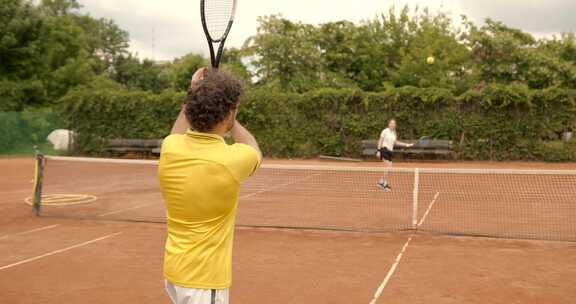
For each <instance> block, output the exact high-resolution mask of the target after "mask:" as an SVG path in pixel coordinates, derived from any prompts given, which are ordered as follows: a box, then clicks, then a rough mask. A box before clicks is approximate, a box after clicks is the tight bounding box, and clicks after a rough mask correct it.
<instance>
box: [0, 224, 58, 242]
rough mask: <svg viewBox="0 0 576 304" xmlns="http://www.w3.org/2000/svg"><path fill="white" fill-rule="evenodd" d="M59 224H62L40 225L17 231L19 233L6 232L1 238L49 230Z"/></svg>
mask: <svg viewBox="0 0 576 304" xmlns="http://www.w3.org/2000/svg"><path fill="white" fill-rule="evenodd" d="M58 226H60V224H56V225H50V226H44V227H40V228H34V229H32V230H28V231H23V232H17V233H14V234H6V235H3V236H0V240H3V239H7V238H9V237H13V236H17V235H25V234H29V233H33V232H38V231H43V230H48V229H52V228H56V227H58Z"/></svg>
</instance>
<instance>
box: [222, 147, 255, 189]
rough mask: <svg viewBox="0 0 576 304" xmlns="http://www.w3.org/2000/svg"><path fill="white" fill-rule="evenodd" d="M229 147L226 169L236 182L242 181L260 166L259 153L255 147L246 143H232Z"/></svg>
mask: <svg viewBox="0 0 576 304" xmlns="http://www.w3.org/2000/svg"><path fill="white" fill-rule="evenodd" d="M229 148H230V150H231V151H230V152H231V153H230V159H229V160H228V169H229V170H230V172H231V173H232V175H233V176H234V178H236V180H237V181H238V182H242V181H244V180H245V179H246V178H247V177H249V176H250V175H252V174H254V172H255V171H256V169H258V167H259V166H260V162H261V159H260V155H259V154H258V152H257V151H256V149H254V148H252V147H251V146H249V145H246V144H233V145H230V146H229Z"/></svg>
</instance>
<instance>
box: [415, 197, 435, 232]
mask: <svg viewBox="0 0 576 304" xmlns="http://www.w3.org/2000/svg"><path fill="white" fill-rule="evenodd" d="M438 195H440V192H436V195H434V199H433V200H432V202H431V203H430V205H428V209H426V212H424V215H423V216H422V218H421V219H420V222H419V223H418V227H420V226H422V224H424V221H425V220H426V217H428V213H430V210H432V206H434V203H436V200H437V199H438Z"/></svg>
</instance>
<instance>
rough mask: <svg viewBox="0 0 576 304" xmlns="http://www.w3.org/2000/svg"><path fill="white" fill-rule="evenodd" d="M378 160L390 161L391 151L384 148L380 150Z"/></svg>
mask: <svg viewBox="0 0 576 304" xmlns="http://www.w3.org/2000/svg"><path fill="white" fill-rule="evenodd" d="M379 151H380V160H387V161H392V151H390V150H388V148H386V147H382V148H380V150H379Z"/></svg>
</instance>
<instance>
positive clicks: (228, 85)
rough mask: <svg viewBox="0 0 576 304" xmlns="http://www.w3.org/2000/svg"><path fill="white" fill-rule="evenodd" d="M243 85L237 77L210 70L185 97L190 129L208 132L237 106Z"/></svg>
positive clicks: (242, 91)
mask: <svg viewBox="0 0 576 304" xmlns="http://www.w3.org/2000/svg"><path fill="white" fill-rule="evenodd" d="M243 94H244V86H243V85H242V82H241V81H240V80H238V79H237V78H235V77H233V76H231V75H229V74H227V73H223V72H218V71H210V72H208V75H206V76H205V77H204V79H203V80H202V81H200V82H199V83H198V84H197V85H196V86H194V87H193V88H191V89H190V90H189V91H188V96H187V97H186V111H185V114H186V119H188V122H189V123H190V125H191V126H192V129H194V130H195V131H198V132H208V131H210V130H212V129H214V127H215V126H216V125H218V124H219V123H221V122H222V121H224V119H226V117H227V116H228V115H229V114H230V112H232V111H234V110H235V109H236V108H238V104H239V103H240V99H241V97H242V95H243Z"/></svg>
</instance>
